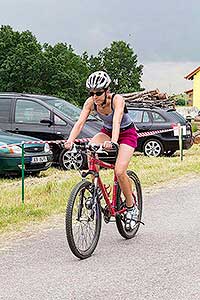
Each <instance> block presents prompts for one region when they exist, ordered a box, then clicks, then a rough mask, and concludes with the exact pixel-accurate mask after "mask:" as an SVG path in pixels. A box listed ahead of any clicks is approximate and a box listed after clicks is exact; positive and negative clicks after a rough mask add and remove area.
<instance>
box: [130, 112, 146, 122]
mask: <svg viewBox="0 0 200 300" xmlns="http://www.w3.org/2000/svg"><path fill="white" fill-rule="evenodd" d="M128 112H129V115H130V117H131V119H132V120H133V122H142V115H143V111H141V110H129V111H128Z"/></svg>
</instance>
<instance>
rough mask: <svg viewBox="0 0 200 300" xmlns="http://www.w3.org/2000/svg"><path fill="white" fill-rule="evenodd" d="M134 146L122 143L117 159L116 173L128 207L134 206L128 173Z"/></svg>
mask: <svg viewBox="0 0 200 300" xmlns="http://www.w3.org/2000/svg"><path fill="white" fill-rule="evenodd" d="M134 150H135V149H134V148H132V147H131V146H129V145H126V144H120V146H119V152H118V156H117V160H116V163H115V173H116V175H117V179H118V182H119V185H120V188H121V190H122V192H123V194H124V196H125V198H126V205H127V207H132V206H133V197H132V191H131V185H130V181H129V178H128V175H127V174H126V171H127V169H128V165H129V162H130V160H131V157H132V156H133V152H134Z"/></svg>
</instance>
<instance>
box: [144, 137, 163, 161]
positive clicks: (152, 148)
mask: <svg viewBox="0 0 200 300" xmlns="http://www.w3.org/2000/svg"><path fill="white" fill-rule="evenodd" d="M143 151H144V155H146V156H154V157H157V156H161V155H163V153H164V147H163V145H162V143H161V142H160V141H159V140H156V139H150V140H148V141H146V142H145V144H144V148H143Z"/></svg>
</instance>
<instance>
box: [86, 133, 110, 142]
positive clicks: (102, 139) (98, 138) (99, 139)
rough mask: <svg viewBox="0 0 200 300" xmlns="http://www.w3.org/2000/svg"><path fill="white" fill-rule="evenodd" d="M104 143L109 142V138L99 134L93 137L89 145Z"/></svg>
mask: <svg viewBox="0 0 200 300" xmlns="http://www.w3.org/2000/svg"><path fill="white" fill-rule="evenodd" d="M105 141H110V137H109V136H108V135H107V134H105V133H103V132H99V133H97V134H96V135H95V136H93V138H92V139H91V141H90V143H94V144H103V143H104V142H105Z"/></svg>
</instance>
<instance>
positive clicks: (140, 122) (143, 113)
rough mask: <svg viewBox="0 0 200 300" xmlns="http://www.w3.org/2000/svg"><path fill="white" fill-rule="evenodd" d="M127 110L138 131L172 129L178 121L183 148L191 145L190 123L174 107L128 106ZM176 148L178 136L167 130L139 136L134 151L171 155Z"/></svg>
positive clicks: (155, 154)
mask: <svg viewBox="0 0 200 300" xmlns="http://www.w3.org/2000/svg"><path fill="white" fill-rule="evenodd" d="M128 111H129V114H130V116H131V118H132V119H133V121H134V123H135V125H136V127H137V128H138V133H141V132H149V131H154V130H162V129H170V128H171V129H172V128H174V126H176V125H177V124H178V123H180V124H181V126H182V128H183V149H189V148H190V147H191V146H192V128H191V124H190V123H189V122H188V121H187V120H186V119H185V118H184V117H183V116H181V115H180V114H179V113H178V112H177V111H176V110H175V109H172V108H166V109H163V108H158V107H133V106H128ZM178 149H179V138H178V136H177V135H175V134H174V131H169V132H163V133H157V134H154V135H150V136H144V137H140V138H139V139H138V147H137V148H136V151H140V152H144V154H145V155H147V156H161V155H165V156H171V155H172V154H174V153H175V152H176V150H178Z"/></svg>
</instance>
